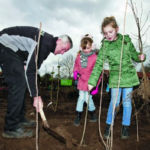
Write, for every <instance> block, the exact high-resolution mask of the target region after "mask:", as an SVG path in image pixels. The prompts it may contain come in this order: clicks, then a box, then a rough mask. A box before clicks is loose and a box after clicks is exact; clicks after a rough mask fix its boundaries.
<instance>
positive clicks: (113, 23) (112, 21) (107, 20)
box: [101, 16, 118, 33]
mask: <svg viewBox="0 0 150 150" xmlns="http://www.w3.org/2000/svg"><path fill="white" fill-rule="evenodd" d="M107 25H111V26H112V27H113V28H117V27H118V24H117V21H116V19H115V17H114V16H110V17H105V18H104V20H103V22H102V25H101V33H103V29H104V27H106V26H107Z"/></svg>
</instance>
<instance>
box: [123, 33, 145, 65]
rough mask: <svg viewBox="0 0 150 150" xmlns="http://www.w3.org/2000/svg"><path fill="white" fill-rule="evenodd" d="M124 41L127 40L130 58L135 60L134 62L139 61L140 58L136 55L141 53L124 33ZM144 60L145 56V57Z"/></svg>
mask: <svg viewBox="0 0 150 150" xmlns="http://www.w3.org/2000/svg"><path fill="white" fill-rule="evenodd" d="M125 41H126V42H129V50H130V53H131V59H132V60H134V61H136V62H141V60H140V59H139V57H138V55H141V53H140V52H137V51H136V49H135V47H134V45H133V43H132V41H131V38H130V37H129V35H125ZM145 56H146V55H145ZM145 60H146V57H145ZM145 60H144V61H145Z"/></svg>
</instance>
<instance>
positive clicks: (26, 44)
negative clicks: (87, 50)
mask: <svg viewBox="0 0 150 150" xmlns="http://www.w3.org/2000/svg"><path fill="white" fill-rule="evenodd" d="M38 35H39V29H38V28H35V27H27V26H16V27H11V28H6V29H3V30H2V31H1V32H0V67H1V68H2V71H3V74H4V76H5V80H6V82H7V84H8V87H9V92H8V100H7V102H8V107H7V114H6V116H5V125H4V132H3V134H2V136H3V137H6V138H22V137H32V136H33V134H34V132H33V131H32V130H27V131H26V130H25V129H24V128H23V127H34V126H35V125H36V123H35V121H29V120H28V119H26V117H25V112H26V107H25V93H26V87H27V86H28V90H29V92H30V96H31V97H33V98H34V103H33V105H34V106H35V107H36V111H38V112H39V111H40V109H42V107H43V102H42V99H41V97H40V92H39V93H38V97H37V91H36V82H35V81H36V80H35V78H36V63H35V52H36V46H37V40H38ZM72 46H73V43H72V40H71V38H70V37H69V36H67V35H62V36H59V37H53V35H51V34H49V33H47V32H44V31H41V37H40V44H39V54H38V69H39V68H40V66H41V64H42V63H43V61H44V60H45V59H46V58H47V57H48V55H49V54H50V53H54V54H55V55H57V54H63V53H65V52H67V51H68V50H69V49H71V48H72ZM38 91H39V90H38ZM37 99H38V100H37ZM37 106H38V108H37Z"/></svg>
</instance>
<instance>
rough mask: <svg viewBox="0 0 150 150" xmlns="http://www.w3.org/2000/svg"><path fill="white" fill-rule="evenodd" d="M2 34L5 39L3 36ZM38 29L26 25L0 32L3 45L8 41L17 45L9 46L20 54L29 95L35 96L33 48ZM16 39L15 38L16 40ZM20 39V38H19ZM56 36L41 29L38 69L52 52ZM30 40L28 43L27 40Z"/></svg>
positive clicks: (35, 43)
mask: <svg viewBox="0 0 150 150" xmlns="http://www.w3.org/2000/svg"><path fill="white" fill-rule="evenodd" d="M4 34H5V35H6V37H7V38H6V39H5V38H3V36H4ZM38 35H39V29H38V28H35V27H27V26H16V27H11V28H7V29H3V30H2V31H1V32H0V37H1V39H2V40H1V41H3V39H4V40H6V42H4V43H3V42H1V44H3V45H4V46H6V47H7V46H8V45H7V43H10V44H11V46H12V47H13V45H14V46H16V47H18V49H17V50H15V49H13V48H11V49H12V50H13V51H15V53H16V54H17V55H18V56H20V58H21V60H22V62H23V63H24V64H25V65H26V71H25V76H26V81H27V85H28V88H29V92H30V96H32V97H35V96H36V83H35V77H36V64H35V50H36V45H37V41H38ZM16 39H17V40H16ZM19 39H20V40H19ZM57 39H58V38H57V37H56V38H54V37H53V35H51V34H48V33H46V32H44V31H41V37H40V45H39V54H38V69H39V68H40V67H41V64H42V63H43V61H44V60H45V59H46V58H47V57H48V55H49V54H50V52H52V53H53V52H54V50H55V47H56V41H57ZM28 41H30V43H29V42H28ZM35 41H36V42H35Z"/></svg>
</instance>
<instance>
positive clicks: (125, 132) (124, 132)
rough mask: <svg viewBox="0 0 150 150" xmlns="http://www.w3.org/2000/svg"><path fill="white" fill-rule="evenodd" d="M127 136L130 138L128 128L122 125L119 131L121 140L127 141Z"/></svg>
mask: <svg viewBox="0 0 150 150" xmlns="http://www.w3.org/2000/svg"><path fill="white" fill-rule="evenodd" d="M129 136H130V133H129V126H125V125H123V126H122V129H121V138H122V139H128V138H129Z"/></svg>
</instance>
